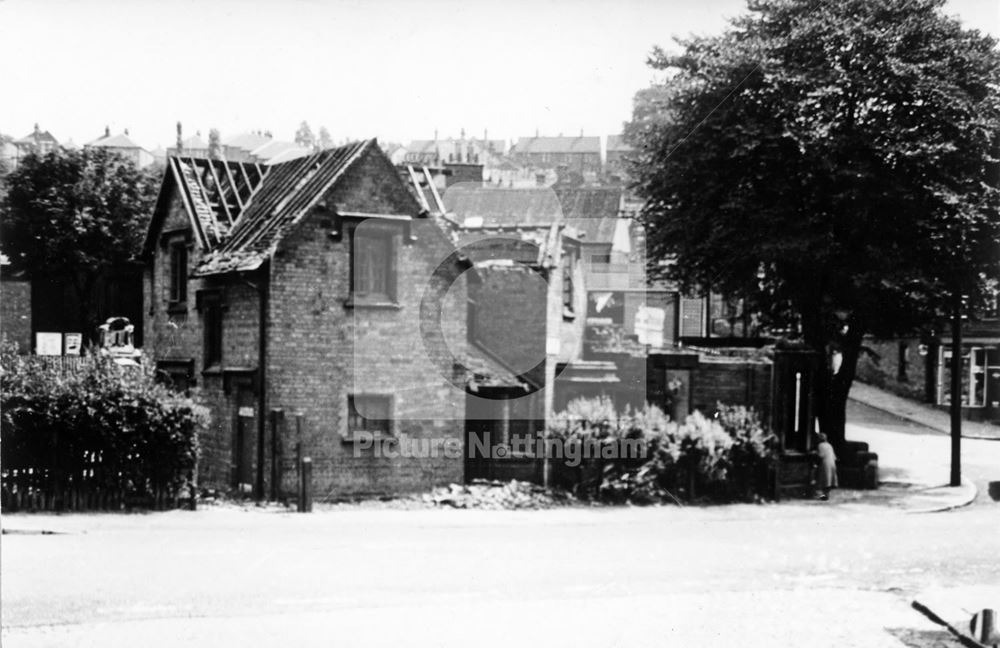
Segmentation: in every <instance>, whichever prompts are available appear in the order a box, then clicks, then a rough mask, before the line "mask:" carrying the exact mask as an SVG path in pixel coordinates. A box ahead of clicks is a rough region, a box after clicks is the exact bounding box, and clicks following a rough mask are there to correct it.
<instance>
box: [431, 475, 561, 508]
mask: <svg viewBox="0 0 1000 648" xmlns="http://www.w3.org/2000/svg"><path fill="white" fill-rule="evenodd" d="M422 499H423V501H424V502H426V503H430V504H434V505H435V506H450V507H453V508H462V509H543V508H552V507H556V506H568V505H571V504H575V503H576V498H575V497H573V495H572V494H570V493H567V492H564V491H558V490H552V489H547V488H544V487H542V486H538V485H537V484H532V483H529V482H523V481H517V480H511V481H509V482H502V481H487V480H483V479H477V480H475V481H473V482H471V483H469V484H450V485H448V486H442V487H439V488H435V489H434V490H433V491H431V492H430V493H425V494H424V495H423V496H422Z"/></svg>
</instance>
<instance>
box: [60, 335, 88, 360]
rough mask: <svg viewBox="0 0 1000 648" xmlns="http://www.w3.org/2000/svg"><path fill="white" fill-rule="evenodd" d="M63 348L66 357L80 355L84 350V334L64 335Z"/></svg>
mask: <svg viewBox="0 0 1000 648" xmlns="http://www.w3.org/2000/svg"><path fill="white" fill-rule="evenodd" d="M63 342H64V345H63V348H64V349H65V350H66V351H65V353H66V355H80V350H81V349H82V348H83V333H63Z"/></svg>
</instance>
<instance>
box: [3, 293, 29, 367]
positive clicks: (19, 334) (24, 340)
mask: <svg viewBox="0 0 1000 648" xmlns="http://www.w3.org/2000/svg"><path fill="white" fill-rule="evenodd" d="M0 335H2V336H3V337H5V338H6V339H7V340H8V341H11V342H16V343H17V345H18V350H19V351H20V352H21V353H28V352H30V351H31V347H32V339H31V282H30V281H27V280H22V279H6V278H5V279H4V280H3V281H0Z"/></svg>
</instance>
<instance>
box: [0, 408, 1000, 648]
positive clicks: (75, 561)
mask: <svg viewBox="0 0 1000 648" xmlns="http://www.w3.org/2000/svg"><path fill="white" fill-rule="evenodd" d="M851 416H852V423H853V424H854V425H856V426H857V427H856V428H853V429H852V438H857V436H858V435H859V434H860V435H864V434H867V433H868V432H869V431H871V430H876V432H875V436H876V437H878V438H880V439H882V440H891V443H890V445H892V444H896V445H895V446H893V447H896V446H898V447H906V448H908V449H911V450H912V451H913V452H923V451H922V450H920V449H921V448H924V449H925V450H926V451H928V452H936V451H937V449H938V448H937V445H938V444H937V442H938V441H940V440H941V437H940V436H939V435H938V436H934V435H930V434H925V433H923V431H922V430H919V429H910V428H911V426H909V425H904V424H899V425H900V426H901V427H900V428H898V429H894V430H888V431H884V430H885V429H886V424H887V422H886V421H884V420H881V417H882V415H881V414H878V413H877V412H874V411H866V410H858V409H857V408H854V409H852V413H851ZM888 423H891V424H893V425H895V424H898V422H897V421H889V422H888ZM876 425H878V426H879V428H876V427H875V426H876ZM880 435H881V436H880ZM886 435H896V436H886ZM945 440H946V439H945ZM982 443H989V442H982ZM965 448H966V452H967V453H968V464H967V468H968V469H969V470H970V471H980V472H981V475H980V478H982V479H989V478H990V477H993V478H996V479H1000V476H998V475H997V473H998V472H1000V463H997V464H992V465H991V464H990V462H991V461H992V460H993V459H992V456H993V455H992V453H993V452H994V451H995V450H1000V443H996V442H994V446H987V447H984V448H980V447H979V446H978V445H976V444H972V443H967V444H966V446H965ZM875 449H876V450H879V448H875ZM946 460H947V457H946V456H945V465H946ZM991 471H992V473H991ZM977 474H979V473H977ZM946 478H947V473H945V474H944V476H943V479H946ZM980 499H981V500H985V501H982V502H981V503H977V504H976V505H975V506H970V507H966V508H962V509H958V510H956V511H952V512H948V513H938V514H923V515H907V514H904V513H902V512H900V511H898V510H894V509H887V508H885V507H882V506H879V505H877V504H876V505H872V504H865V503H864V502H859V501H858V500H856V499H850V498H843V499H841V500H840V501H837V500H836V498H835V501H834V502H832V503H821V502H788V503H781V504H770V505H756V506H755V505H737V506H725V507H708V508H694V507H688V508H683V509H681V508H677V507H662V508H649V509H633V508H592V509H590V508H574V509H559V510H548V511H500V512H494V511H454V510H417V511H404V510H370V509H354V510H339V511H337V512H331V513H321V514H313V515H297V514H293V513H280V512H275V511H273V510H251V511H244V510H240V509H234V508H215V509H207V508H206V509H203V510H200V511H198V512H193V513H192V512H183V511H175V512H170V513H163V514H147V515H129V516H122V515H97V516H95V515H89V516H67V517H63V518H56V519H55V520H53V521H52V523H53V524H58V525H59V526H60V527H61V528H63V529H65V530H66V531H68V533H66V534H62V535H44V536H43V535H6V536H4V537H3V552H2V563H0V564H2V574H3V579H2V596H3V626H4V630H3V645H4V646H5V648H10V647H13V648H17V647H19V646H31V647H35V646H119V645H121V646H171V647H176V646H204V645H219V646H268V645H296V646H330V645H350V646H399V645H408V646H424V645H434V646H468V645H476V646H511V645H527V646H532V645H539V644H542V643H544V644H546V645H547V646H574V647H580V646H636V645H638V646H663V645H677V646H694V645H705V646H708V645H711V646H715V645H720V646H721V645H739V646H741V648H742V647H745V646H775V645H778V646H780V645H792V644H795V645H798V644H800V643H806V644H808V645H811V646H838V647H841V646H880V647H881V646H895V647H899V646H911V647H920V648H928V647H930V646H953V645H955V644H954V643H952V642H950V640H948V639H947V636H946V635H943V634H942V633H941V632H940V631H939V630H938V628H937V627H936V626H933V625H931V624H930V623H929V622H928V621H926V620H925V619H924V618H923V617H922V616H920V615H918V614H917V613H916V612H915V611H913V610H912V609H910V608H909V602H910V600H911V599H912V597H913V596H914V595H915V594H916V593H918V592H920V591H923V590H925V589H928V588H937V587H947V586H955V585H974V584H981V583H997V582H1000V564H998V563H1000V561H998V560H997V555H998V553H1000V535H998V534H997V528H998V525H997V522H998V521H1000V508H998V505H997V504H995V503H992V502H991V501H989V500H988V498H984V497H981V498H980ZM37 521H38V519H37V518H19V517H18V516H11V517H10V518H8V519H7V520H5V524H6V526H8V527H12V526H17V523H18V522H21V524H22V526H31V525H32V524H34V523H36V522H37Z"/></svg>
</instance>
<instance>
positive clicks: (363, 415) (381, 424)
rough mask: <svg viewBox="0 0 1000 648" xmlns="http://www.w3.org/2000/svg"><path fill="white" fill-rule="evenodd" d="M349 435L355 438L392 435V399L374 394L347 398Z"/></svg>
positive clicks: (352, 395) (354, 395) (355, 395)
mask: <svg viewBox="0 0 1000 648" xmlns="http://www.w3.org/2000/svg"><path fill="white" fill-rule="evenodd" d="M347 433H348V435H349V436H351V437H355V436H368V435H370V436H390V435H391V434H392V397H391V396H383V395H373V394H350V395H348V396H347Z"/></svg>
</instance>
